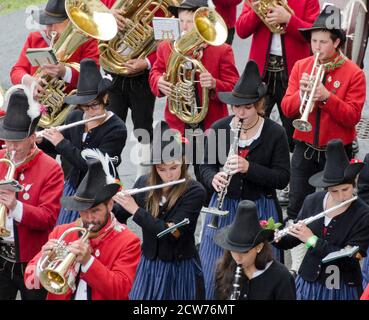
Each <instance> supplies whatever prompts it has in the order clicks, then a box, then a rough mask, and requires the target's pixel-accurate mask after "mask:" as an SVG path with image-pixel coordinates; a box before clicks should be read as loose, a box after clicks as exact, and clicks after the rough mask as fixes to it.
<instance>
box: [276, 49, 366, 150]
mask: <svg viewBox="0 0 369 320" xmlns="http://www.w3.org/2000/svg"><path fill="white" fill-rule="evenodd" d="M313 63H314V57H313V56H311V57H309V58H306V59H303V60H300V61H297V62H296V64H295V66H294V67H293V69H292V73H291V75H290V79H289V83H288V88H287V91H286V94H285V96H284V98H283V100H282V110H283V113H284V114H285V115H286V117H288V118H300V117H301V115H300V112H299V107H300V90H299V88H300V85H299V82H300V79H301V76H302V73H303V72H306V73H308V74H310V72H311V69H312V66H313ZM326 79H327V80H326V81H325V87H326V88H327V89H328V90H329V91H330V92H331V96H330V98H329V99H328V101H327V102H326V104H325V105H324V104H321V103H320V104H316V106H315V107H314V109H313V111H312V112H311V113H310V115H309V118H308V121H309V122H310V123H311V124H312V126H313V129H312V130H311V131H310V132H302V131H299V130H295V133H294V135H293V137H294V139H297V140H300V141H304V142H308V143H310V144H314V132H315V127H316V114H317V106H318V107H319V108H321V116H320V132H319V143H318V146H321V147H323V146H326V145H327V143H328V141H329V140H331V139H336V138H339V139H342V141H343V143H344V144H345V145H346V144H349V143H351V142H352V141H353V140H354V139H355V137H356V130H355V126H356V124H357V123H358V122H359V121H360V117H361V111H362V109H363V107H364V102H365V92H366V83H365V75H364V72H363V70H361V69H360V68H359V67H358V66H357V65H356V64H355V63H353V62H352V61H351V60H346V61H345V63H344V64H343V65H342V66H341V67H339V68H337V69H335V70H333V71H331V72H329V73H328V74H327V75H326Z"/></svg>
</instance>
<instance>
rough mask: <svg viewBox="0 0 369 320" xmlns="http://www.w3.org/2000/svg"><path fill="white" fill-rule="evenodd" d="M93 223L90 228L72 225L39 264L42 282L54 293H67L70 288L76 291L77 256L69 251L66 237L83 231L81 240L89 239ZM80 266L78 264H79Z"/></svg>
mask: <svg viewBox="0 0 369 320" xmlns="http://www.w3.org/2000/svg"><path fill="white" fill-rule="evenodd" d="M91 228H92V225H90V226H89V228H88V229H86V228H82V227H72V228H69V229H67V230H65V231H64V232H63V234H62V235H61V236H60V237H59V239H58V242H57V245H56V247H55V248H54V249H53V250H52V251H51V252H50V253H49V254H48V255H47V256H45V258H43V259H42V260H41V262H40V264H39V270H40V282H41V284H42V286H43V287H44V288H45V289H46V290H47V291H49V292H50V293H53V294H65V293H66V292H67V291H68V290H69V289H71V290H72V291H74V290H75V289H76V288H75V276H76V274H77V272H75V274H74V273H73V271H76V256H75V255H74V254H73V253H71V252H69V251H68V248H67V245H66V243H65V241H64V238H65V237H66V236H67V235H68V234H70V233H72V232H82V236H81V237H80V240H81V241H83V242H85V241H87V240H88V237H89V235H90V230H91ZM77 267H78V265H77Z"/></svg>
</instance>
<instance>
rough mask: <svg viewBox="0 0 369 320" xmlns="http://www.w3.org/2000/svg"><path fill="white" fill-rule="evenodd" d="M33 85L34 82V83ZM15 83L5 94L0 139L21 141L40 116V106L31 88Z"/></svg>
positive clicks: (31, 130) (0, 121)
mask: <svg viewBox="0 0 369 320" xmlns="http://www.w3.org/2000/svg"><path fill="white" fill-rule="evenodd" d="M34 85H35V84H34ZM34 85H33V86H32V88H31V89H30V88H28V87H26V86H24V85H15V86H13V87H11V88H10V89H9V90H8V91H7V92H6V94H5V102H4V106H3V108H2V109H3V110H4V111H6V114H5V116H4V117H2V118H1V119H0V139H1V140H11V141H21V140H24V139H26V138H28V137H29V136H31V135H32V134H33V133H34V132H35V130H36V126H37V123H38V121H39V120H40V117H41V111H40V110H41V108H40V105H39V103H38V102H37V101H35V100H34V99H33V94H32V92H33V89H34Z"/></svg>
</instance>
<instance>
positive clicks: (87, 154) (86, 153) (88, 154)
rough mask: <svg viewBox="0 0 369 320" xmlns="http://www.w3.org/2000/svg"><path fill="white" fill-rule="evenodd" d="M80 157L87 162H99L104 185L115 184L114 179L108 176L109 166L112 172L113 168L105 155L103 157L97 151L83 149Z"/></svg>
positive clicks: (109, 159)
mask: <svg viewBox="0 0 369 320" xmlns="http://www.w3.org/2000/svg"><path fill="white" fill-rule="evenodd" d="M81 156H82V158H83V159H85V160H87V159H88V158H90V159H96V160H99V161H100V162H101V164H102V167H103V169H104V172H105V175H106V184H111V183H115V178H114V177H113V176H112V175H111V174H110V170H109V166H110V165H111V166H112V168H113V170H114V172H115V167H114V165H113V162H112V161H111V158H110V157H109V155H108V154H107V153H105V155H104V154H103V153H102V152H101V151H100V150H99V149H85V150H82V152H81Z"/></svg>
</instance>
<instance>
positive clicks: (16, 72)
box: [10, 33, 32, 85]
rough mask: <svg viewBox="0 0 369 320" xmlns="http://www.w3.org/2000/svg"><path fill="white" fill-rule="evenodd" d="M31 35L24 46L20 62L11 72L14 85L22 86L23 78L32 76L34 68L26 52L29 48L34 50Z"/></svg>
mask: <svg viewBox="0 0 369 320" xmlns="http://www.w3.org/2000/svg"><path fill="white" fill-rule="evenodd" d="M31 35H32V33H30V34H29V35H28V37H27V40H26V42H25V44H24V46H23V49H22V51H21V53H20V55H19V57H18V60H17V62H16V63H15V65H14V66H13V67H12V69H11V71H10V80H11V82H12V84H14V85H15V84H20V83H21V82H22V78H23V76H24V75H26V74H31V68H32V66H31V64H30V63H29V61H28V59H27V57H26V50H27V49H28V48H32V42H31V39H32V36H31Z"/></svg>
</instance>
